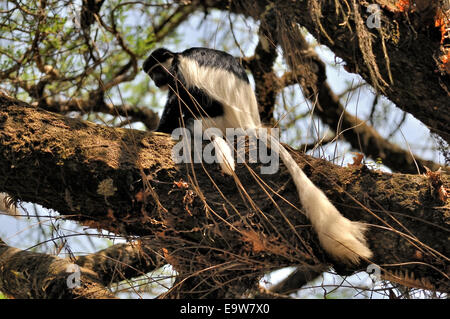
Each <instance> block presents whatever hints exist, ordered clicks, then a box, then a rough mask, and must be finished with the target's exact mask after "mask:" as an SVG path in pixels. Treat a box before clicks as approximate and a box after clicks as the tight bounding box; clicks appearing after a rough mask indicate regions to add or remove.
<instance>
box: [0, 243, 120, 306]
mask: <svg viewBox="0 0 450 319" xmlns="http://www.w3.org/2000/svg"><path fill="white" fill-rule="evenodd" d="M71 276H72V277H73V279H72V278H71ZM0 290H1V291H2V292H4V293H6V294H7V295H10V296H13V297H14V298H39V299H44V298H45V299H54V298H58V299H60V298H70V299H104V298H114V295H113V294H112V293H111V292H110V291H109V290H107V289H106V288H105V287H104V285H103V284H102V283H101V281H100V280H99V277H98V275H97V274H96V273H95V272H93V271H92V270H90V269H88V268H84V267H77V266H76V265H75V264H74V263H72V262H71V261H70V260H68V259H62V258H58V257H55V256H51V255H46V254H40V253H33V252H29V251H23V250H20V249H17V248H12V247H9V246H7V245H6V244H5V243H4V242H3V241H2V240H1V239H0Z"/></svg>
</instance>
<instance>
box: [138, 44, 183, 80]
mask: <svg viewBox="0 0 450 319" xmlns="http://www.w3.org/2000/svg"><path fill="white" fill-rule="evenodd" d="M174 57H175V53H173V52H171V51H169V50H167V49H164V48H160V49H156V50H155V51H153V52H152V54H150V56H149V57H148V58H147V59H146V60H145V61H144V64H143V66H142V69H143V70H144V72H145V73H147V74H148V75H149V76H150V77H151V78H152V80H153V81H154V82H155V85H156V86H157V87H159V88H164V87H165V86H167V85H168V84H169V80H170V78H171V77H172V75H171V74H170V72H169V69H170V67H171V65H172V61H173V58H174Z"/></svg>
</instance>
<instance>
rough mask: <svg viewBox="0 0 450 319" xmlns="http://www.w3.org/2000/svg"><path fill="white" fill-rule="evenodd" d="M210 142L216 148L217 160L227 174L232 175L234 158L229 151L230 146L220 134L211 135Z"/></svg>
mask: <svg viewBox="0 0 450 319" xmlns="http://www.w3.org/2000/svg"><path fill="white" fill-rule="evenodd" d="M210 140H211V142H212V143H213V145H214V149H215V150H216V157H217V162H218V163H219V165H220V168H221V169H222V172H224V173H225V174H227V175H233V172H234V158H233V152H232V151H231V146H230V144H228V143H227V142H226V141H225V140H224V139H223V138H222V137H221V136H219V135H215V134H214V135H211V137H210Z"/></svg>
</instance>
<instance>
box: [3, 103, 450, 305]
mask: <svg viewBox="0 0 450 319" xmlns="http://www.w3.org/2000/svg"><path fill="white" fill-rule="evenodd" d="M173 145H174V142H173V141H171V140H170V139H169V138H168V137H167V136H165V135H161V134H151V133H145V132H141V131H135V130H125V129H114V128H108V127H104V126H100V125H95V124H92V123H88V122H82V121H79V120H75V119H68V118H65V117H63V116H60V115H55V114H52V113H49V112H46V111H43V110H40V109H34V108H31V107H28V105H27V104H25V103H22V102H18V101H15V100H13V99H11V98H8V97H6V96H1V98H0V173H1V176H2V180H1V182H0V191H2V192H7V193H9V194H11V195H12V196H14V197H15V198H18V199H20V200H23V201H30V202H35V203H39V204H41V205H43V206H44V207H48V208H52V209H54V210H56V211H58V212H60V213H61V214H63V215H68V218H70V219H73V220H77V221H79V222H80V223H82V224H84V225H88V226H91V227H98V228H102V229H106V230H109V231H112V232H115V233H117V234H122V235H127V236H130V235H134V236H146V239H147V240H148V243H149V245H151V247H152V248H153V249H154V250H155V251H160V252H162V254H163V255H164V258H165V259H166V261H167V262H169V263H170V264H172V265H173V266H174V268H175V269H176V270H177V271H178V272H179V273H180V276H182V277H183V276H184V278H188V279H186V280H181V281H180V282H178V284H177V285H176V287H175V288H174V291H175V292H176V294H175V296H186V295H185V294H186V293H189V294H194V295H191V296H197V297H200V296H204V295H207V296H208V297H211V296H212V297H214V296H215V297H223V296H224V291H228V290H229V289H228V288H229V287H230V285H233V284H235V281H236V280H239V285H234V287H235V289H246V288H249V287H253V286H254V279H256V278H257V277H258V276H259V275H260V274H262V273H264V272H267V271H269V270H272V269H277V268H280V267H284V266H291V265H302V266H304V267H307V266H308V265H310V266H311V267H313V268H314V269H317V267H318V266H320V265H327V264H328V263H330V262H333V261H331V260H330V259H328V257H327V256H325V255H324V254H323V252H322V250H321V249H320V247H319V245H318V243H317V240H316V237H315V234H314V232H313V231H312V230H311V229H310V227H309V226H307V225H308V224H309V223H308V221H307V220H306V218H305V217H304V216H303V214H301V213H300V212H299V211H298V210H296V209H294V208H293V206H291V205H290V204H289V203H288V202H287V201H289V202H290V203H293V204H294V205H297V203H298V199H297V194H296V191H295V187H294V186H293V184H292V183H291V182H290V180H289V175H288V173H287V171H286V169H285V168H284V167H283V166H282V167H281V170H280V171H279V174H272V175H262V176H261V178H262V180H263V181H264V183H266V187H265V189H266V190H265V191H263V190H262V189H261V184H259V183H260V180H259V179H258V180H255V177H254V175H253V174H251V173H249V171H248V169H247V167H245V165H243V164H240V165H238V167H237V171H236V172H237V176H238V177H239V180H237V179H235V181H236V183H231V182H230V177H227V176H222V175H221V174H220V172H219V170H218V169H217V167H216V166H215V165H206V164H205V165H204V168H205V169H206V170H203V168H202V165H199V164H196V165H194V171H192V170H191V168H192V167H191V166H190V165H187V166H184V165H181V166H180V165H175V164H174V163H173V162H172V161H171V160H169V159H170V158H171V150H172V147H173ZM293 155H294V156H295V158H297V161H298V163H299V165H300V166H301V167H302V168H303V169H304V171H305V172H306V174H307V175H308V176H310V177H311V179H312V180H313V182H314V183H315V184H316V185H318V186H319V187H321V188H322V189H323V190H324V191H325V193H326V194H327V195H328V196H329V198H330V199H331V200H332V201H333V202H334V203H335V204H336V206H337V207H338V209H339V210H340V211H341V212H342V213H343V214H344V215H345V216H346V217H348V218H350V219H352V220H361V221H364V222H366V223H369V224H370V225H372V226H371V227H370V231H369V233H368V234H367V237H368V240H369V244H370V247H371V249H372V250H373V252H374V258H373V260H371V261H370V262H371V263H377V264H379V265H380V266H381V267H382V268H383V269H384V270H386V271H389V272H392V271H394V270H395V271H398V270H401V271H403V272H405V271H408V272H409V273H410V272H414V273H415V278H421V279H420V280H418V281H417V280H416V282H414V283H413V285H416V286H420V287H428V288H430V289H437V290H441V291H448V290H449V280H448V278H449V277H448V269H449V263H448V257H447V256H448V255H449V251H448V249H449V247H448V239H447V238H448V232H449V231H448V225H447V224H448V216H449V209H448V203H447V204H446V203H443V202H441V201H440V200H439V199H437V198H438V196H437V195H436V194H435V193H434V190H433V188H432V187H431V186H430V183H429V181H428V179H427V178H426V177H424V176H418V175H403V174H393V175H391V174H386V173H382V172H377V171H370V170H368V169H365V168H364V167H353V168H342V167H339V166H335V165H332V164H331V163H328V162H326V161H322V160H317V159H312V158H310V157H307V156H300V155H299V154H298V153H293ZM251 168H252V169H253V170H255V171H256V172H259V166H258V165H252V166H251ZM441 179H442V182H443V184H444V185H443V186H444V187H447V188H448V187H449V185H450V180H449V178H448V176H446V175H443V176H441ZM184 181H186V182H184ZM239 185H240V186H239ZM268 187H270V188H268ZM219 189H220V192H219ZM274 191H275V192H274ZM268 195H270V198H269V197H268ZM280 197H283V198H284V200H283V199H282V198H280ZM69 215H70V216H69ZM399 265H401V266H399ZM334 266H335V268H339V265H337V264H336V263H334ZM362 267H363V269H364V268H365V266H362ZM355 269H356V268H349V267H346V268H342V267H341V271H344V272H347V271H352V270H355ZM194 275H195V276H196V278H197V279H196V280H200V283H201V284H200V283H199V282H197V284H194V285H193V286H191V287H194V288H198V289H200V288H201V289H203V290H202V291H203V293H200V294H199V293H198V292H196V291H198V290H195V289H193V291H190V292H186V291H184V290H183V289H182V287H183V285H184V284H187V283H190V284H192V282H190V280H189V279H192V278H193V277H192V276H194ZM391 277H392V276H391ZM202 278H203V279H202ZM243 278H247V281H246V280H243ZM252 278H253V279H252ZM246 283H247V284H246ZM204 285H206V286H204ZM225 288H227V289H225ZM180 289H181V290H180ZM204 289H210V290H211V291H209V292H208V294H206V293H205V290H204ZM180 291H183V293H184V295H183V294H180ZM212 291H214V293H212ZM236 293H237V292H236Z"/></svg>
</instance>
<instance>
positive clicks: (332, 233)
mask: <svg viewBox="0 0 450 319" xmlns="http://www.w3.org/2000/svg"><path fill="white" fill-rule="evenodd" d="M271 144H272V145H271V147H272V148H275V149H276V148H277V147H279V154H280V157H281V160H282V161H283V163H284V164H285V165H286V167H287V168H288V170H289V173H290V174H291V176H292V178H293V180H294V183H295V185H296V187H297V191H298V194H299V197H300V202H301V204H302V206H303V208H304V210H305V213H306V216H307V217H308V219H309V220H310V221H311V224H312V226H313V228H314V230H315V231H316V232H317V235H318V237H319V241H320V243H321V245H322V247H323V248H324V249H325V251H326V252H327V253H328V254H330V255H331V256H332V257H334V258H335V259H337V260H339V261H341V262H343V263H346V264H358V263H359V260H360V258H370V257H372V252H371V251H370V249H369V248H368V247H367V243H366V239H365V236H364V232H365V230H366V227H365V226H364V225H363V224H361V223H358V222H352V221H350V220H348V219H347V218H345V217H344V216H342V215H341V214H340V213H339V211H338V210H337V209H336V208H335V207H334V206H333V204H331V202H330V201H329V200H328V198H327V197H326V196H325V194H324V193H323V192H322V191H321V190H320V189H319V188H317V187H316V186H315V185H314V184H313V182H311V180H310V179H309V178H308V177H307V176H306V175H305V173H304V172H303V171H302V170H301V168H300V167H299V166H298V164H297V163H296V162H295V161H294V159H293V158H292V156H291V154H289V152H288V151H287V150H286V149H285V148H284V147H283V145H281V144H280V143H279V142H278V140H276V139H274V138H272V139H271ZM275 144H278V145H275Z"/></svg>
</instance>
